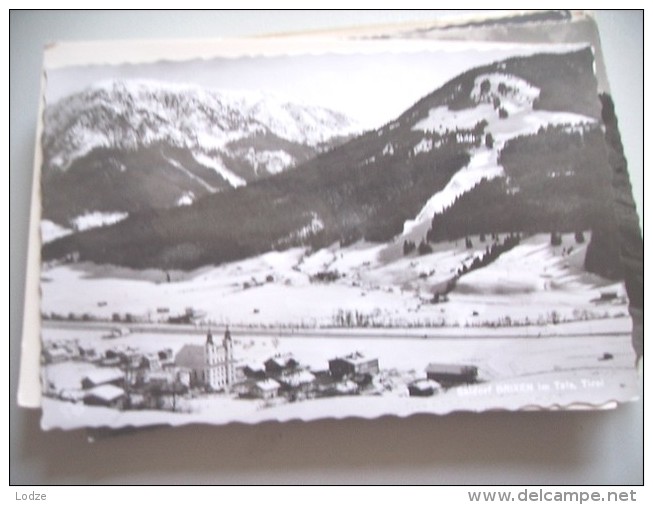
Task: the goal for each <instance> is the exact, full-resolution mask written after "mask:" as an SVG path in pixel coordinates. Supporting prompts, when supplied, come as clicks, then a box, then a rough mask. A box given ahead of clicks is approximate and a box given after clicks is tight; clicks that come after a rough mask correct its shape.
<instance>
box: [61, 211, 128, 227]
mask: <svg viewBox="0 0 653 505" xmlns="http://www.w3.org/2000/svg"><path fill="white" fill-rule="evenodd" d="M127 216H129V214H128V213H127V212H99V211H93V212H87V213H85V214H82V215H80V216H77V217H76V218H74V219H71V224H72V226H73V228H74V229H75V230H76V231H84V230H90V229H91V228H99V227H100V226H109V225H111V224H116V223H117V222H119V221H122V220H123V219H126V218H127Z"/></svg>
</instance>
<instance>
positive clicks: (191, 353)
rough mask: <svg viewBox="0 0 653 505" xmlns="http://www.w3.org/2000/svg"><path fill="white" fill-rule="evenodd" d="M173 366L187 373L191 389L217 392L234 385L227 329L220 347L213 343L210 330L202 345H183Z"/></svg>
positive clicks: (231, 349) (231, 343)
mask: <svg viewBox="0 0 653 505" xmlns="http://www.w3.org/2000/svg"><path fill="white" fill-rule="evenodd" d="M175 365H176V366H177V367H179V368H181V369H185V370H187V371H188V372H189V379H190V386H191V387H204V388H206V389H208V390H211V391H219V390H222V389H226V388H228V387H229V386H231V385H232V384H234V382H235V379H236V378H235V363H234V356H233V342H232V340H231V333H230V332H229V328H227V329H226V330H225V333H224V337H223V339H222V343H221V344H220V345H218V344H216V343H215V342H214V341H213V335H212V334H211V330H209V331H208V332H207V334H206V342H205V343H204V345H197V344H186V345H184V346H183V347H182V348H181V349H180V350H179V352H178V353H177V355H176V356H175Z"/></svg>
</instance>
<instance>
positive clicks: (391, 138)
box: [44, 50, 610, 269]
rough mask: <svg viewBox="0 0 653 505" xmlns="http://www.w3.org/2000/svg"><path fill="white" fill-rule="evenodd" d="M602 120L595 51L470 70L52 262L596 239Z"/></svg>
mask: <svg viewBox="0 0 653 505" xmlns="http://www.w3.org/2000/svg"><path fill="white" fill-rule="evenodd" d="M600 117H601V109H600V102H599V100H598V95H597V88H596V81H595V79H594V75H593V56H592V53H591V51H590V50H581V51H577V52H574V53H568V54H541V55H534V56H530V57H522V58H512V59H509V60H505V61H502V62H497V63H494V64H490V65H487V66H484V67H479V68H475V69H470V70H469V71H467V72H465V73H463V74H461V75H459V76H457V77H456V78H454V79H452V80H451V81H449V82H448V83H446V84H445V85H443V86H442V87H440V88H438V89H436V90H434V91H433V92H432V93H430V94H429V95H427V96H425V97H424V98H422V99H421V100H419V101H418V102H417V103H415V104H414V105H413V106H412V107H410V108H409V109H407V110H406V111H405V112H404V113H403V114H401V115H400V116H399V117H398V118H396V119H395V120H393V121H391V122H390V123H388V124H386V125H384V126H382V127H381V128H379V129H377V130H375V131H370V132H366V133H364V134H362V135H359V136H357V137H355V138H353V139H351V140H350V141H348V142H347V143H345V144H343V145H341V146H339V147H337V148H335V149H333V150H331V151H329V152H327V153H324V154H323V155H321V156H317V157H314V158H313V159H311V160H310V161H308V162H306V163H304V164H303V165H302V167H301V168H299V169H297V170H292V171H287V172H285V173H281V174H278V175H275V176H273V177H268V178H266V179H265V180H261V181H259V182H257V184H250V185H248V186H246V187H242V188H239V189H238V190H237V191H228V192H222V193H219V194H215V195H212V196H210V197H207V198H204V199H203V200H202V202H201V205H199V203H198V204H197V205H189V206H183V207H180V208H178V209H174V210H171V211H169V212H166V213H165V214H156V215H152V216H147V217H144V218H142V219H136V218H134V219H129V218H128V219H125V220H124V221H122V222H121V223H119V224H117V225H114V226H109V227H106V228H104V229H103V230H101V231H98V232H97V233H95V234H81V235H79V236H76V237H74V238H73V237H66V238H64V239H62V240H60V241H57V242H56V243H53V244H52V245H51V246H50V247H46V248H44V257H49V258H57V257H61V256H62V255H64V254H66V253H69V252H70V251H77V252H79V253H80V254H81V256H82V257H83V258H85V259H88V260H91V261H97V262H108V263H113V264H120V265H128V266H131V267H135V268H146V267H151V266H156V267H165V268H184V269H189V268H196V267H198V266H202V265H206V264H216V263H222V262H227V261H234V260H239V259H242V258H245V257H250V256H255V255H258V254H262V253H264V252H267V251H270V250H271V249H285V248H288V247H293V246H297V245H302V246H310V247H311V248H313V249H314V250H318V249H320V248H323V247H325V246H329V245H331V244H333V243H339V244H341V245H342V246H346V245H349V244H353V243H355V242H357V241H359V240H361V239H363V240H366V241H369V242H375V243H387V244H390V246H389V247H391V248H394V250H395V254H394V257H397V256H402V255H403V252H402V246H403V245H404V244H405V241H413V242H414V244H413V246H415V244H417V243H420V244H421V243H424V247H422V248H421V249H423V250H428V248H429V247H430V246H428V243H427V242H429V241H430V242H431V243H436V242H437V241H442V240H457V239H460V238H463V237H466V236H468V235H470V234H478V235H481V234H482V235H484V236H485V235H487V234H495V233H499V232H500V233H512V232H525V233H545V232H551V230H556V229H557V230H560V231H565V232H574V231H577V230H590V229H591V230H592V231H593V232H596V231H597V227H598V226H599V225H598V224H597V223H599V224H600V223H603V222H607V220H606V219H604V218H605V216H606V215H608V214H609V209H608V204H607V202H608V200H607V198H606V191H607V190H606V188H607V187H608V186H609V181H610V167H609V165H608V162H607V160H606V156H605V136H604V132H603V130H602V126H603V125H602V124H601V123H600ZM201 159H202V158H200V161H201ZM187 165H188V164H187ZM234 182H235V181H234ZM193 194H197V193H196V192H195V191H194V190H193ZM434 215H435V216H436V217H437V218H438V219H435V217H434ZM207 223H210V226H207ZM403 232H407V234H406V235H402V233H403ZM600 235H601V233H595V234H593V237H595V236H600ZM593 242H594V239H593ZM106 243H111V244H113V245H114V247H111V248H106V247H103V246H104V244H106ZM413 250H414V249H413ZM397 252H398V254H396V253H397ZM607 256H609V255H606V257H607Z"/></svg>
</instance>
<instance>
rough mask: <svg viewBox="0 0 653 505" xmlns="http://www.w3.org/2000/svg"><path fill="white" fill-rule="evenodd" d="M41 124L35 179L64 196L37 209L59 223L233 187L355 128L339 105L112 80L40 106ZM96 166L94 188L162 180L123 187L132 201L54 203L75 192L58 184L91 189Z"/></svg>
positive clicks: (281, 168)
mask: <svg viewBox="0 0 653 505" xmlns="http://www.w3.org/2000/svg"><path fill="white" fill-rule="evenodd" d="M44 124H45V128H44V136H43V148H44V167H43V168H44V170H43V172H44V182H45V183H46V185H47V184H52V185H53V186H54V187H53V188H52V192H59V193H62V194H64V195H66V198H62V199H60V200H57V201H56V202H55V201H51V200H47V201H46V202H45V206H44V211H45V214H46V216H50V218H51V219H53V220H54V221H58V222H60V223H61V224H65V223H66V222H67V221H68V220H70V219H74V217H75V216H77V215H79V214H81V213H84V212H92V211H102V212H132V211H134V210H141V209H142V208H147V207H148V205H149V207H151V208H160V207H170V206H174V205H175V203H176V202H179V200H180V199H181V198H182V197H184V195H187V194H188V193H189V192H192V193H194V194H195V195H196V196H202V195H203V194H207V193H213V192H216V191H220V190H222V189H228V188H230V187H231V188H233V187H239V186H242V185H245V184H246V183H247V182H250V181H253V180H256V179H259V178H261V177H266V176H268V175H271V174H277V173H279V172H282V171H284V170H286V169H288V168H291V167H293V166H295V165H297V164H299V163H301V162H304V161H306V160H308V159H310V158H311V157H313V156H315V155H316V154H318V153H319V152H321V151H322V150H324V149H326V148H329V147H332V146H334V145H337V144H338V143H339V142H341V141H343V140H344V139H346V138H347V137H348V136H350V135H351V134H353V133H356V132H358V131H360V128H359V127H358V125H357V124H356V123H355V122H354V121H353V120H351V119H350V118H348V117H346V116H345V115H343V114H341V113H339V112H335V111H333V110H329V109H325V108H321V107H316V106H310V105H300V104H296V103H290V102H287V101H283V100H280V99H279V98H277V97H274V96H271V95H269V94H265V93H257V92H234V91H217V90H209V89H205V88H201V87H198V86H192V85H173V84H166V83H161V82H155V81H119V80H111V81H103V82H100V83H97V84H95V85H93V86H91V87H89V88H87V89H86V90H84V91H82V92H79V93H76V94H73V95H71V96H69V97H67V98H64V99H62V100H60V101H58V102H57V103H55V104H52V105H50V106H48V107H47V108H46V111H45V118H44ZM153 167H156V168H158V170H155V171H153ZM134 171H138V172H137V173H135V174H134V173H132V172H134ZM146 171H147V172H148V173H147V175H145V172H146ZM157 171H158V174H157ZM91 172H95V173H91ZM100 172H101V173H103V174H102V177H101V178H102V179H103V180H105V182H108V181H107V179H110V180H111V183H110V184H109V185H107V184H106V183H105V184H104V185H102V192H104V193H106V192H109V193H111V192H112V191H113V190H114V188H115V190H116V191H118V190H120V192H122V190H123V189H124V186H132V187H134V186H138V185H139V184H140V183H142V182H143V181H142V179H143V178H144V177H146V178H147V181H148V182H147V183H148V184H150V185H151V186H152V187H158V186H161V185H163V186H164V187H165V188H164V191H163V192H164V193H165V196H164V197H161V196H156V197H154V196H151V195H149V192H151V191H152V190H151V189H150V190H149V191H148V189H147V188H146V187H142V188H141V189H140V190H139V191H136V192H134V195H133V199H134V200H137V201H139V202H140V203H139V204H138V205H135V204H134V202H133V201H131V200H130V199H129V198H121V195H120V194H114V195H111V197H110V198H107V196H106V195H105V197H103V198H99V201H98V206H97V207H92V205H93V204H92V202H90V201H89V202H82V203H81V206H79V208H75V209H69V208H64V209H60V208H58V207H60V206H61V205H63V207H66V205H65V202H66V201H70V199H69V198H68V197H71V196H72V197H73V200H74V199H75V198H74V196H75V195H72V194H70V190H69V189H67V188H66V186H67V185H69V184H71V183H73V182H74V183H75V184H80V183H82V185H83V186H85V187H86V188H87V190H89V191H90V192H93V191H95V192H97V191H98V188H97V187H95V188H93V184H94V183H95V182H97V180H96V179H97V178H98V173H100ZM157 176H160V177H159V179H161V180H160V181H158V180H157ZM86 179H90V180H89V181H88V182H85V181H86ZM91 182H92V183H93V184H91ZM175 185H176V186H177V187H178V189H177V190H174V188H173V186H175ZM143 186H146V184H143ZM122 193H123V194H124V192H122ZM182 201H183V202H186V201H187V199H184V200H182ZM51 204H52V205H51ZM52 207H54V208H52Z"/></svg>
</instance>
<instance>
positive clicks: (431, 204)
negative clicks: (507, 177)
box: [403, 147, 503, 235]
mask: <svg viewBox="0 0 653 505" xmlns="http://www.w3.org/2000/svg"><path fill="white" fill-rule="evenodd" d="M470 154H471V158H470V160H469V163H468V164H467V165H466V166H465V167H463V168H461V169H460V170H459V171H458V172H456V173H455V174H454V175H453V177H452V178H451V180H450V181H449V182H448V183H447V185H446V186H445V187H444V188H443V189H442V190H441V191H438V192H437V193H435V194H434V195H433V196H432V197H431V198H429V200H428V201H427V202H426V204H425V205H424V207H422V210H420V211H419V214H417V217H416V218H415V219H411V220H409V221H406V222H405V223H404V231H403V233H404V235H406V234H408V233H410V232H411V231H413V230H415V228H416V227H417V226H418V225H419V224H420V223H424V222H427V223H428V224H429V225H430V223H431V220H432V219H433V215H434V214H439V213H440V212H442V211H443V210H444V209H446V208H447V207H449V206H450V205H452V204H453V202H454V201H455V200H456V198H457V197H458V196H460V195H462V194H463V193H466V192H467V191H469V190H470V189H472V188H473V187H474V186H475V185H476V184H478V183H479V182H480V181H482V180H483V179H488V180H489V179H493V178H495V177H498V176H500V175H503V167H502V166H501V165H499V162H498V156H499V152H498V150H497V149H488V148H486V147H481V148H478V149H472V151H471V153H470Z"/></svg>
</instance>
